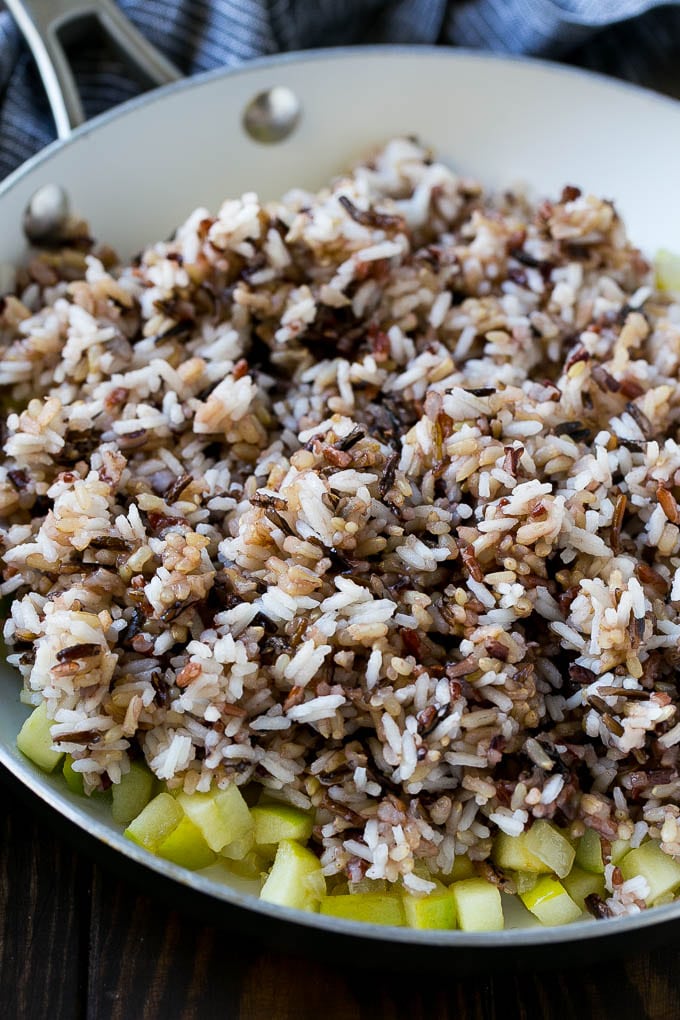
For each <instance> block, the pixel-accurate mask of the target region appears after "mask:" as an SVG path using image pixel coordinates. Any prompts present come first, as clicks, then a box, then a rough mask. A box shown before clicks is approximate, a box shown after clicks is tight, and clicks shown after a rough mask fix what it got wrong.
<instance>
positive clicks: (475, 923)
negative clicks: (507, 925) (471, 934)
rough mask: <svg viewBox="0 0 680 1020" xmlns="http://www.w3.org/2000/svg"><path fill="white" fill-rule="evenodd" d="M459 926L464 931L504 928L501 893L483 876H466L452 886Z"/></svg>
mask: <svg viewBox="0 0 680 1020" xmlns="http://www.w3.org/2000/svg"><path fill="white" fill-rule="evenodd" d="M450 890H451V893H452V894H453V899H454V902H455V904H456V915H457V917H458V926H459V927H460V928H462V930H463V931H500V930H501V929H502V928H503V925H504V920H503V905H502V903H501V894H500V892H499V891H498V889H497V888H496V886H495V885H492V884H491V882H487V881H486V880H485V879H483V878H466V879H463V881H462V882H455V883H454V884H453V885H452V886H450Z"/></svg>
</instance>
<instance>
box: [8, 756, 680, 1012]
mask: <svg viewBox="0 0 680 1020" xmlns="http://www.w3.org/2000/svg"><path fill="white" fill-rule="evenodd" d="M0 797H1V798H2V805H3V811H2V813H1V817H0V1017H2V1018H3V1020H39V1018H43V1017H46V1018H49V1020H76V1018H78V1020H79V1018H85V1017H86V1018H87V1020H108V1018H112V1020H114V1018H115V1020H137V1018H143V1020H152V1018H156V1017H158V1018H161V1017H162V1018H164V1020H176V1018H177V1020H179V1018H182V1020H189V1018H192V1020H193V1018H197V1020H198V1018H200V1020H212V1018H213V1017H219V1018H220V1020H237V1018H240V1020H260V1018H262V1020H307V1018H308V1020H318V1018H323V1020H391V1018H397V1017H409V1018H412V1020H425V1018H427V1020H439V1018H444V1017H449V1016H451V1017H454V1016H455V1017H456V1018H457V1020H496V1018H498V1020H506V1018H517V1020H520V1018H522V1020H524V1018H531V1017H537V1018H538V1017H541V1018H550V1020H562V1018H564V1020H566V1018H570V1020H571V1018H573V1020H586V1018H598V1020H599V1018H602V1020H610V1018H616V1020H628V1018H631V1020H642V1018H647V1017H648V1018H650V1020H677V1018H678V1017H680V931H679V932H678V933H677V934H676V935H675V937H674V941H673V943H672V944H670V945H668V946H666V947H664V948H663V949H661V950H657V951H655V952H652V953H645V954H643V955H637V956H634V957H632V958H628V959H621V960H619V961H616V962H612V963H608V964H603V965H601V966H599V967H588V966H584V967H583V968H579V969H577V970H574V969H570V970H569V971H564V970H557V971H555V972H552V973H544V974H531V973H529V974H522V975H516V976H513V975H505V976H502V975H497V976H493V975H491V976H489V977H487V978H479V977H472V978H471V977H468V978H465V977H460V976H456V973H455V962H454V961H453V960H452V965H451V970H450V971H449V972H448V973H446V974H442V975H441V977H432V976H430V977H425V978H419V977H418V975H416V974H414V975H409V974H403V973H402V974H397V975H389V974H388V975H385V974H380V973H375V974H371V973H369V972H366V971H365V970H363V971H362V970H356V971H354V972H351V971H350V970H349V968H348V967H347V966H346V965H334V964H333V963H332V962H329V963H327V964H323V963H319V962H315V961H310V960H309V959H308V958H306V957H304V956H301V955H296V954H295V952H294V948H295V947H294V945H286V947H285V949H282V950H281V951H280V952H278V951H277V952H274V951H270V950H264V949H262V948H261V947H260V946H258V945H256V944H255V943H253V942H252V941H251V940H249V939H244V938H243V936H242V935H239V934H237V933H236V932H235V931H234V930H228V929H218V928H214V927H211V926H208V925H201V924H197V923H196V921H195V919H194V918H192V917H191V916H189V915H184V914H182V913H178V912H176V911H173V910H172V909H170V908H169V907H168V906H167V905H166V904H165V903H164V902H163V901H161V900H159V899H157V898H155V897H153V896H148V895H143V894H141V893H140V892H139V891H138V890H137V889H136V888H135V887H133V886H131V885H130V884H129V883H127V882H125V881H121V880H120V879H119V878H117V877H116V876H115V875H114V874H113V873H112V872H111V871H110V870H109V869H107V868H102V867H101V866H99V865H96V864H93V863H92V861H91V859H90V858H89V857H88V856H87V855H83V854H81V853H78V852H76V851H75V850H74V849H73V848H72V846H71V845H70V842H69V840H68V839H64V838H63V837H58V836H56V835H55V834H54V832H53V831H52V828H51V826H50V825H49V824H46V822H45V819H44V818H43V815H42V813H40V815H37V814H36V811H35V806H34V805H33V804H32V798H30V797H28V796H26V795H25V794H22V793H21V791H19V792H18V793H17V791H16V789H15V788H14V786H12V787H11V788H10V786H9V785H8V783H7V777H6V775H5V774H4V773H3V771H2V770H1V769H0ZM585 962H587V961H585V960H584V963H585Z"/></svg>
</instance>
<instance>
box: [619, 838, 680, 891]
mask: <svg viewBox="0 0 680 1020" xmlns="http://www.w3.org/2000/svg"><path fill="white" fill-rule="evenodd" d="M619 867H620V868H621V874H622V875H623V878H624V881H628V879H629V878H635V877H636V876H638V875H642V876H643V878H645V879H646V880H647V884H648V886H649V895H648V896H647V900H646V902H647V904H648V905H649V904H650V903H654V902H655V901H656V900H658V899H659V898H660V897H661V896H665V895H666V894H667V893H671V892H675V890H676V889H677V888H678V887H680V861H679V860H677V858H675V857H671V856H670V855H669V854H666V853H664V852H663V850H662V849H661V847H660V846H659V844H658V843H656V842H654V841H653V840H650V842H649V843H643V844H642V846H639V847H638V848H637V849H636V850H631V851H630V852H629V853H627V854H626V856H625V857H624V858H623V860H622V861H621V862H620V864H619Z"/></svg>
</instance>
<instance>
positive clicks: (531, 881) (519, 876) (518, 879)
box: [511, 871, 539, 895]
mask: <svg viewBox="0 0 680 1020" xmlns="http://www.w3.org/2000/svg"><path fill="white" fill-rule="evenodd" d="M511 878H512V880H513V882H514V883H515V888H516V889H517V893H518V894H520V895H521V893H525V892H529V890H530V889H533V888H534V886H535V885H536V883H537V882H538V879H539V876H538V875H537V874H536V872H535V871H516V872H515V873H514V875H511Z"/></svg>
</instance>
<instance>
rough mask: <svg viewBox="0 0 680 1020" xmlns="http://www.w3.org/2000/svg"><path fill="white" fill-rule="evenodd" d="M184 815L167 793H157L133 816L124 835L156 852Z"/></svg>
mask: <svg viewBox="0 0 680 1020" xmlns="http://www.w3.org/2000/svg"><path fill="white" fill-rule="evenodd" d="M183 817H184V812H183V811H182V808H181V807H180V805H179V804H178V803H177V801H176V800H175V798H174V797H171V796H170V794H169V793H159V794H158V796H157V797H154V799H153V800H151V801H149V803H148V804H147V805H146V807H145V808H144V809H143V810H142V811H141V812H140V814H138V815H137V817H136V818H134V819H133V820H132V821H131V822H130V824H129V825H128V827H127V829H126V830H125V833H124V835H125V836H126V837H127V838H128V839H131V840H132V842H133V843H137V844H138V846H143V847H144V848H145V849H146V850H150V851H151V853H152V854H155V853H157V852H158V848H159V847H160V845H161V843H163V842H164V840H166V839H167V838H168V836H170V835H171V834H172V833H173V832H174V831H175V829H176V828H177V826H178V825H179V823H180V822H181V821H182V818H183Z"/></svg>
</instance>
